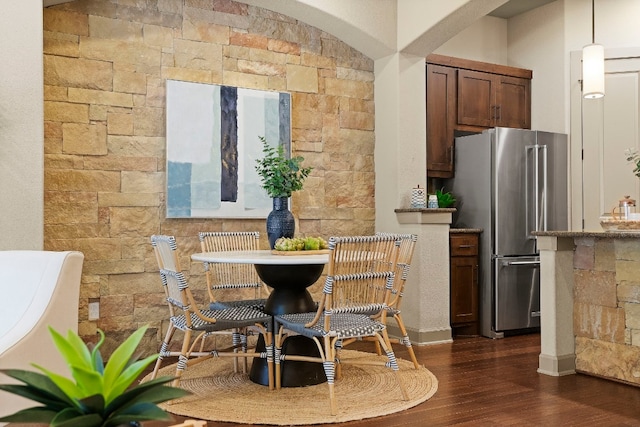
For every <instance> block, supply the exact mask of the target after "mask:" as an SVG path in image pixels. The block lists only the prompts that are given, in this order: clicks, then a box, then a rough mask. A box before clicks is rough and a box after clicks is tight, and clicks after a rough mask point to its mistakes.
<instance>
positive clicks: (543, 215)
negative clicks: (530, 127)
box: [536, 145, 549, 231]
mask: <svg viewBox="0 0 640 427" xmlns="http://www.w3.org/2000/svg"><path fill="white" fill-rule="evenodd" d="M538 151H542V189H538V191H539V192H538V193H536V194H538V195H539V196H540V199H541V200H540V203H541V204H542V206H540V210H539V211H538V218H539V219H540V221H539V223H538V228H537V229H536V230H537V231H547V218H548V215H547V214H548V212H547V209H548V207H549V206H548V205H549V204H548V203H547V176H548V174H547V146H546V145H538ZM538 172H540V171H538ZM539 177H540V175H538V178H539Z"/></svg>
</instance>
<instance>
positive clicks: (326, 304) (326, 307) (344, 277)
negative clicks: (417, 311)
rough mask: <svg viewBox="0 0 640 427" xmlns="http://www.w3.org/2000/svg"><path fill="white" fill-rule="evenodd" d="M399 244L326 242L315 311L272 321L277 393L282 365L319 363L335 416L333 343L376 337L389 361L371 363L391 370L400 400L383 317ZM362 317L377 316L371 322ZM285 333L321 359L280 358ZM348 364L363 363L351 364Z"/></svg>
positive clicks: (377, 239)
mask: <svg viewBox="0 0 640 427" xmlns="http://www.w3.org/2000/svg"><path fill="white" fill-rule="evenodd" d="M396 243H397V239H395V238H393V237H389V236H352V237H331V238H330V239H329V250H330V256H329V268H328V274H327V278H326V281H325V285H324V289H323V294H322V297H321V299H320V302H319V304H318V310H317V311H316V312H311V313H294V314H283V315H276V316H274V321H275V324H276V326H275V327H276V330H277V334H276V337H275V340H274V342H275V362H276V366H275V371H276V374H275V377H276V388H277V389H278V388H280V364H281V361H287V360H299V361H308V362H317V363H322V365H323V367H324V371H325V375H326V377H327V384H328V386H329V400H330V405H331V406H330V407H331V414H332V415H336V414H337V402H336V398H335V394H334V380H335V369H336V364H337V363H339V362H340V363H346V361H339V360H338V356H337V351H338V347H337V344H338V343H339V342H340V341H341V340H344V339H350V338H363V337H375V338H376V339H377V340H378V342H379V343H380V346H381V347H382V348H383V349H384V351H385V353H386V356H387V361H384V360H380V361H379V363H376V362H374V363H375V364H378V365H381V366H386V367H390V368H391V369H392V370H393V371H395V372H396V375H397V378H398V383H399V386H400V391H401V393H402V398H403V400H407V399H408V397H407V392H406V389H405V386H404V384H403V383H402V380H401V378H400V376H399V375H398V363H397V360H396V357H395V354H394V353H393V349H392V348H391V344H390V343H389V337H388V336H387V332H386V328H385V323H384V316H386V310H385V308H386V304H387V302H388V299H389V296H390V291H391V287H392V285H393V277H394V274H395V273H394V271H393V266H394V265H395V257H397V245H396ZM363 312H379V313H380V319H378V320H376V319H373V318H372V317H371V316H369V315H367V314H360V313H363ZM287 334H300V335H304V336H306V337H308V338H310V339H312V340H313V341H315V343H316V346H317V347H318V349H319V352H320V356H319V357H309V356H299V355H292V354H281V349H282V344H283V341H284V339H285V338H286V336H287ZM348 363H366V362H365V361H363V360H358V359H349V361H348Z"/></svg>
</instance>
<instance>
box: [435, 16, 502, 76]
mask: <svg viewBox="0 0 640 427" xmlns="http://www.w3.org/2000/svg"><path fill="white" fill-rule="evenodd" d="M507 47H508V45H507V20H506V19H502V18H496V17H495V16H484V17H482V18H480V19H478V20H477V21H476V22H474V23H473V24H472V25H471V26H469V27H468V28H466V29H464V30H462V31H461V32H460V33H458V34H457V35H455V36H454V37H453V38H451V39H450V40H449V41H447V42H445V43H444V44H443V45H442V46H440V47H439V48H437V49H436V50H435V51H434V53H437V54H440V55H447V56H454V57H457V58H464V59H471V60H474V61H482V62H490V63H493V64H502V65H510V64H509V58H508V56H507Z"/></svg>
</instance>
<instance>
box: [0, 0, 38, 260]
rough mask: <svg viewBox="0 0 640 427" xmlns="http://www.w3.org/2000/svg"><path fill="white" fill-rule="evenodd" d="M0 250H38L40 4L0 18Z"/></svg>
mask: <svg viewBox="0 0 640 427" xmlns="http://www.w3.org/2000/svg"><path fill="white" fill-rule="evenodd" d="M0 33H1V37H2V42H1V43H0V206H1V208H0V236H2V237H1V238H0V250H8V249H36V250H37V249H42V246H43V228H44V219H43V210H44V208H43V195H44V185H43V182H44V179H43V171H44V163H43V159H44V146H43V140H44V119H43V117H44V112H43V108H44V107H43V102H44V101H43V99H44V95H43V83H42V81H43V80H42V78H43V77H42V73H43V71H42V70H43V68H42V0H21V1H5V2H3V3H2V13H1V14H0Z"/></svg>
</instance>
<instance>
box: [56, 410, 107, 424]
mask: <svg viewBox="0 0 640 427" xmlns="http://www.w3.org/2000/svg"><path fill="white" fill-rule="evenodd" d="M103 424H104V420H103V419H102V416H100V415H99V414H78V413H75V414H74V413H73V412H72V411H71V410H69V411H63V412H60V413H59V414H58V415H57V416H56V417H55V418H54V419H53V421H52V422H51V424H50V427H80V426H82V427H101V426H102V425H103Z"/></svg>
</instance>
